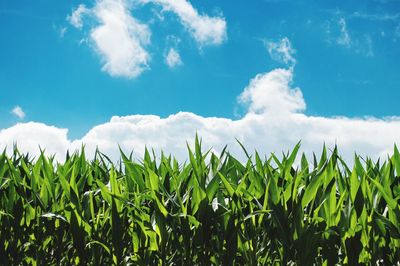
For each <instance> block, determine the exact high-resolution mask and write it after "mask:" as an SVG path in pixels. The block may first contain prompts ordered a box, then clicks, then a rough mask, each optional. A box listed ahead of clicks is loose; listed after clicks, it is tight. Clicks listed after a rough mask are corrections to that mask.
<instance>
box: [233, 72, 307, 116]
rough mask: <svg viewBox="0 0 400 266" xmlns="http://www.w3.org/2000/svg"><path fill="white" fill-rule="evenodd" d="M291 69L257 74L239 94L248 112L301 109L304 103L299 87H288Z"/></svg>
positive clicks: (274, 112) (279, 113) (293, 111)
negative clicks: (246, 105)
mask: <svg viewBox="0 0 400 266" xmlns="http://www.w3.org/2000/svg"><path fill="white" fill-rule="evenodd" d="M292 76H293V70H291V69H276V70H274V71H271V72H268V73H265V74H258V75H257V76H256V77H255V78H254V79H252V80H251V81H250V84H249V85H248V86H247V87H246V88H245V89H244V91H243V93H242V94H241V95H240V96H239V101H240V102H242V103H245V104H248V112H251V113H259V114H270V115H274V116H276V115H279V116H281V115H287V113H295V112H298V111H303V110H304V109H305V107H306V104H305V102H304V99H303V95H302V93H301V91H300V89H299V88H294V89H292V88H290V83H291V82H292Z"/></svg>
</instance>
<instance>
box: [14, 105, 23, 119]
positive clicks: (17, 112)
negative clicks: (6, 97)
mask: <svg viewBox="0 0 400 266" xmlns="http://www.w3.org/2000/svg"><path fill="white" fill-rule="evenodd" d="M11 113H12V114H13V115H15V116H16V117H18V118H19V119H24V118H25V112H24V110H22V108H21V107H20V106H18V105H17V106H15V107H14V108H13V109H12V110H11Z"/></svg>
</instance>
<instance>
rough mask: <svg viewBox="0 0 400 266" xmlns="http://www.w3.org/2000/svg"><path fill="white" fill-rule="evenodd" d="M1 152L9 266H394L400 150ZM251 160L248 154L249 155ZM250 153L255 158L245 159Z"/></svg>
mask: <svg viewBox="0 0 400 266" xmlns="http://www.w3.org/2000/svg"><path fill="white" fill-rule="evenodd" d="M299 148H300V144H298V145H297V146H296V147H294V149H293V151H292V152H291V153H288V154H285V155H283V158H282V159H278V158H277V157H276V156H275V155H273V154H272V155H270V156H269V157H266V158H265V159H263V158H262V156H261V155H259V154H258V153H255V154H254V155H253V156H251V158H250V156H249V160H248V161H247V162H245V163H243V162H239V161H238V160H237V159H235V158H234V157H233V156H231V155H230V154H229V152H228V151H227V150H224V151H223V152H222V153H221V154H220V155H219V156H216V155H215V154H212V153H210V152H209V153H207V152H206V153H204V152H202V150H201V143H200V142H199V141H198V140H197V139H196V144H195V148H194V150H193V151H192V150H191V149H190V148H188V158H189V160H188V162H187V163H183V164H180V163H178V162H177V161H176V160H175V159H173V157H171V156H164V155H161V156H160V157H158V158H157V159H156V156H155V155H154V154H151V153H150V152H148V151H146V152H145V154H144V156H143V158H142V159H141V160H134V159H133V158H132V157H131V156H128V155H125V154H124V153H122V152H121V163H119V164H113V163H112V162H111V161H110V160H109V159H108V157H107V156H106V155H105V154H102V153H101V152H99V151H98V152H97V153H96V156H95V158H94V159H93V160H88V159H86V157H85V153H84V151H82V152H81V153H79V154H78V153H75V154H72V155H69V154H67V155H66V160H65V162H63V163H57V162H56V161H55V160H54V158H52V157H46V156H45V155H44V154H42V155H41V156H40V157H38V158H30V157H29V156H28V155H25V154H20V153H19V152H18V150H17V149H15V151H14V154H13V155H12V156H7V155H6V153H5V152H4V153H3V154H1V155H0V225H1V228H2V230H1V231H0V258H1V260H2V262H1V264H3V265H271V264H274V265H275V264H276V265H312V264H314V265H337V264H340V265H343V264H348V265H357V264H367V265H396V264H398V263H399V258H400V227H399V219H400V210H399V198H400V177H399V176H398V175H397V173H400V154H399V151H398V150H397V148H396V147H395V148H394V153H393V156H392V157H390V158H388V159H387V160H386V161H381V162H379V161H378V162H372V161H371V160H369V159H366V160H364V159H362V158H360V157H358V156H355V158H354V162H351V164H352V165H354V166H353V167H352V168H349V167H348V166H347V164H346V162H344V161H343V160H342V159H341V157H340V156H339V153H338V151H337V148H334V149H333V150H330V151H327V150H326V149H325V148H324V149H323V152H322V155H321V157H320V158H319V159H316V158H315V157H314V158H312V159H311V160H308V159H306V157H305V156H304V155H300V154H298V153H299ZM244 152H246V150H245V149H244ZM246 154H247V152H246Z"/></svg>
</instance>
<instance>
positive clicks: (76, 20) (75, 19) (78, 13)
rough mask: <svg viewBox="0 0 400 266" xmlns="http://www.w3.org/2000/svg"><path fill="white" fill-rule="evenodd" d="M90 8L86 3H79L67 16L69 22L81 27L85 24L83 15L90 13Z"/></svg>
mask: <svg viewBox="0 0 400 266" xmlns="http://www.w3.org/2000/svg"><path fill="white" fill-rule="evenodd" d="M89 13H90V10H89V9H88V8H86V6H85V5H83V4H81V5H79V6H78V7H77V8H76V9H75V10H74V11H73V12H72V14H71V15H70V16H68V17H67V20H68V21H69V23H71V25H72V26H74V27H75V28H78V29H81V28H82V26H83V22H82V17H83V16H84V15H86V14H89Z"/></svg>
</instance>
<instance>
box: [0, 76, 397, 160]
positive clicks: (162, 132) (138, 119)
mask: <svg viewBox="0 0 400 266" xmlns="http://www.w3.org/2000/svg"><path fill="white" fill-rule="evenodd" d="M292 76H293V68H290V69H275V70H272V71H270V72H268V73H265V74H259V75H257V76H256V77H255V78H254V79H252V80H251V81H250V84H249V85H248V86H247V88H246V89H245V90H244V92H243V93H242V95H241V96H240V97H239V99H240V100H242V101H244V102H246V103H247V105H248V110H247V113H246V114H245V115H244V116H243V117H242V118H240V119H237V120H232V119H227V118H218V117H202V116H199V115H196V114H193V113H183V112H180V113H177V114H174V115H171V116H169V117H166V118H160V117H158V116H153V115H132V116H125V117H113V118H111V120H110V121H109V122H107V123H104V124H100V125H98V126H96V127H93V128H92V129H91V130H89V132H87V134H86V135H85V136H84V137H83V138H81V139H77V140H73V141H72V140H69V139H68V138H67V130H66V129H59V128H55V127H51V126H47V125H44V124H40V123H33V122H30V123H24V124H17V125H15V126H13V127H10V128H8V129H4V130H1V131H0V148H3V147H4V146H6V145H7V147H9V148H11V147H12V144H13V143H14V142H15V141H17V143H18V146H19V147H20V149H21V151H24V152H30V153H31V154H38V151H39V150H38V145H40V146H41V147H45V148H46V149H47V152H48V153H49V154H54V153H56V154H57V159H60V160H62V159H63V158H64V155H65V151H66V150H67V149H70V150H75V149H78V148H80V147H81V145H82V143H85V145H86V151H87V152H88V155H89V156H90V155H91V154H93V152H94V151H95V149H96V147H99V149H100V150H101V151H102V152H104V153H106V154H107V155H109V156H110V157H111V158H112V159H113V160H117V159H118V158H119V151H118V144H119V145H120V146H121V147H122V149H123V150H125V151H128V152H130V151H132V150H134V154H135V156H141V155H142V154H143V151H144V148H145V146H146V145H147V147H149V148H154V149H155V151H156V152H159V151H160V150H161V149H162V150H164V151H165V152H167V153H172V154H174V155H175V156H177V158H178V159H180V160H184V159H185V158H186V141H189V142H190V143H192V141H193V138H194V136H195V134H196V132H198V134H199V135H200V136H201V137H202V138H203V143H204V144H205V145H206V146H205V147H204V148H209V147H212V148H213V150H214V151H220V150H221V148H222V147H223V146H224V145H225V144H228V145H229V150H230V151H231V153H232V154H234V155H236V156H239V158H241V159H245V156H244V154H243V152H242V151H241V148H240V147H239V145H238V144H237V143H236V140H235V138H237V139H238V140H240V141H241V142H242V143H243V144H244V145H245V146H246V147H247V148H248V150H249V151H252V150H253V149H254V148H256V149H257V150H258V151H259V152H260V153H262V154H268V153H269V152H276V153H277V154H280V153H281V152H282V151H286V150H288V149H291V148H293V146H294V145H295V144H296V143H297V142H298V141H299V140H302V149H303V151H304V152H306V154H308V155H309V156H311V154H312V152H317V153H318V152H319V151H321V148H322V145H323V143H324V142H325V143H326V144H327V145H328V146H329V147H332V146H333V145H334V144H335V143H336V144H338V147H339V150H340V152H341V154H342V155H343V156H344V158H345V159H347V160H349V161H350V162H351V160H352V158H353V155H354V152H355V151H357V152H358V153H360V154H361V155H369V156H372V157H373V158H377V157H379V156H381V157H383V158H385V156H386V154H388V153H389V152H390V151H391V150H392V148H393V144H394V143H395V142H397V143H400V137H399V136H400V119H399V118H386V119H373V118H354V119H351V118H346V117H321V116H309V115H306V114H304V113H303V112H302V111H304V109H305V102H304V99H303V96H302V94H301V91H300V89H298V88H292V87H291V80H292Z"/></svg>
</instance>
